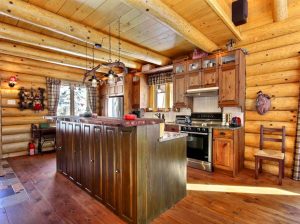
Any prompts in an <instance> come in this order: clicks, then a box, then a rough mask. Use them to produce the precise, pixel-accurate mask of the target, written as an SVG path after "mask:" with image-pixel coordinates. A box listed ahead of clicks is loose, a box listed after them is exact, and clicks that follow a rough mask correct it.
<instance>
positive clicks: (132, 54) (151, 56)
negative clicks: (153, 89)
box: [0, 0, 171, 65]
mask: <svg viewBox="0 0 300 224" xmlns="http://www.w3.org/2000/svg"><path fill="white" fill-rule="evenodd" d="M1 14H2V15H5V16H8V17H11V18H15V19H18V20H21V21H24V22H26V23H29V24H32V25H35V26H37V27H40V28H44V29H47V30H50V31H52V32H56V33H59V34H62V35H65V36H68V37H70V38H73V39H75V40H79V41H82V42H84V43H86V42H87V41H88V42H89V43H90V44H92V45H94V44H95V43H97V42H98V41H99V39H101V38H103V37H106V36H107V34H105V33H103V32H101V31H99V30H96V29H94V28H92V27H89V26H86V25H83V24H80V23H78V22H75V21H73V20H70V19H68V18H65V17H62V16H60V15H58V14H55V13H52V12H50V11H47V10H45V9H42V8H40V7H37V6H35V5H32V4H30V3H27V2H25V1H21V0H0V15H1ZM70 27H71V29H70ZM111 41H112V45H117V44H118V41H119V40H118V39H117V38H115V37H112V38H111ZM102 48H103V49H106V50H108V49H109V46H102ZM122 49H123V51H122V52H121V55H122V56H125V57H129V58H136V59H139V60H142V61H146V62H149V63H152V64H156V65H167V64H169V63H170V62H171V60H170V58H168V57H166V56H164V55H161V54H159V53H156V52H154V51H151V50H148V49H146V48H143V47H140V46H137V45H135V44H132V43H129V42H126V41H122ZM112 52H113V53H116V54H118V49H117V48H112Z"/></svg>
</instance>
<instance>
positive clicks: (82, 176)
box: [57, 121, 137, 223]
mask: <svg viewBox="0 0 300 224" xmlns="http://www.w3.org/2000/svg"><path fill="white" fill-rule="evenodd" d="M135 140H136V129H135V128H134V127H114V126H103V125H92V124H85V123H83V124H81V123H75V122H74V123H73V122H63V121H61V122H58V123H57V146H58V147H57V171H59V172H61V173H63V174H64V175H66V176H68V177H69V178H70V179H71V180H72V181H74V182H75V183H76V184H77V185H79V186H80V187H82V188H83V189H84V190H86V191H87V192H88V193H90V194H91V195H93V196H94V197H95V198H97V199H98V200H99V201H101V202H102V203H104V204H105V205H106V206H107V207H109V208H110V209H111V210H112V211H114V212H115V213H116V214H118V215H120V216H121V217H122V218H123V219H124V220H126V221H127V222H128V223H134V222H135V220H136V210H137V208H136V207H137V200H136V196H135V192H136V145H135V143H134V142H136V141H135Z"/></svg>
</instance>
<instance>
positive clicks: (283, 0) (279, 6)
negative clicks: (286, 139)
mask: <svg viewBox="0 0 300 224" xmlns="http://www.w3.org/2000/svg"><path fill="white" fill-rule="evenodd" d="M287 18H288V0H274V1H273V20H274V22H279V21H282V20H285V19H287Z"/></svg>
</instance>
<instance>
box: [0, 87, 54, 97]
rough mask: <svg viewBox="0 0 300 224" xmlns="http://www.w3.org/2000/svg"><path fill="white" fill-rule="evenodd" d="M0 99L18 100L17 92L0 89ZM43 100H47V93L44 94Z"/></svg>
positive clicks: (15, 90) (16, 90)
mask: <svg viewBox="0 0 300 224" xmlns="http://www.w3.org/2000/svg"><path fill="white" fill-rule="evenodd" d="M1 97H2V98H6V99H19V90H18V89H15V88H13V89H11V88H10V89H1ZM44 97H45V100H47V99H48V96H47V91H46V92H45V95H44Z"/></svg>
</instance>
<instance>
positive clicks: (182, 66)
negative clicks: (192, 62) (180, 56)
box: [173, 61, 186, 74]
mask: <svg viewBox="0 0 300 224" xmlns="http://www.w3.org/2000/svg"><path fill="white" fill-rule="evenodd" d="M185 72H186V62H185V61H183V62H177V63H175V64H174V66H173V73H174V74H184V73H185Z"/></svg>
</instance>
